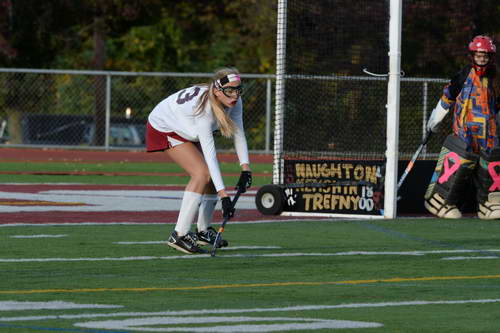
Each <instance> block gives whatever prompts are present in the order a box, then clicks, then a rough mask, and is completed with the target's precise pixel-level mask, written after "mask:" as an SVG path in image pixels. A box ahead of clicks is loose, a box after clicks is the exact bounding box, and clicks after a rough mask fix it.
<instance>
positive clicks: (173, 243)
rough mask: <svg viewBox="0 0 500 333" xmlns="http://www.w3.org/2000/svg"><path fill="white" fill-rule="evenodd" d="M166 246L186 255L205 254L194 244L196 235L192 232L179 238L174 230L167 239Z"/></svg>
mask: <svg viewBox="0 0 500 333" xmlns="http://www.w3.org/2000/svg"><path fill="white" fill-rule="evenodd" d="M167 245H168V246H170V247H173V248H174V249H176V250H178V251H181V252H184V253H187V254H199V253H207V251H205V250H203V249H202V248H200V247H199V246H198V245H197V244H196V235H195V234H194V233H193V232H188V233H187V234H186V235H184V236H179V235H178V234H177V232H176V231H175V230H174V232H172V234H171V235H170V237H169V238H168V241H167Z"/></svg>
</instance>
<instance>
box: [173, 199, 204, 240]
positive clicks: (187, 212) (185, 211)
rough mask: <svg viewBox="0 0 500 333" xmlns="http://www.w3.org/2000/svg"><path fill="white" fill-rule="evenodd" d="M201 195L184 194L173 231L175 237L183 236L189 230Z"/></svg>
mask: <svg viewBox="0 0 500 333" xmlns="http://www.w3.org/2000/svg"><path fill="white" fill-rule="evenodd" d="M201 197H202V195H201V194H200V193H195V192H188V191H185V192H184V196H183V197H182V203H181V209H180V211H179V217H178V218H177V224H176V225H175V231H177V235H179V236H184V235H186V234H187V233H188V232H189V230H190V229H191V224H192V223H193V220H194V217H195V216H196V214H197V213H198V207H199V206H200V203H201Z"/></svg>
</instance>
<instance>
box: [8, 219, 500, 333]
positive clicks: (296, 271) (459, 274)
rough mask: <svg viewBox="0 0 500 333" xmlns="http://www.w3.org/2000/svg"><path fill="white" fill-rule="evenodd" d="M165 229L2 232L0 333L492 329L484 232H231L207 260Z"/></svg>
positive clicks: (496, 295) (494, 279)
mask: <svg viewBox="0 0 500 333" xmlns="http://www.w3.org/2000/svg"><path fill="white" fill-rule="evenodd" d="M169 230H170V226H165V225H161V224H159V225H158V224H147V225H103V226H99V225H73V226H64V225H60V226H53V225H52V226H31V227H30V226H4V227H2V228H1V241H0V253H2V255H1V258H0V272H1V273H0V279H1V281H2V283H1V290H0V310H1V312H0V316H1V317H0V331H2V332H3V331H5V332H37V331H54V332H61V331H62V332H139V331H141V332H285V331H299V332H316V331H318V332H329V331H332V330H334V329H341V328H346V329H347V328H350V329H352V330H359V331H360V332H362V331H367V332H497V331H498V328H499V323H500V282H499V281H500V260H499V259H500V246H499V245H498V238H497V235H498V234H499V233H500V226H499V225H498V224H497V223H495V222H493V223H492V222H481V221H478V220H472V219H471V220H459V221H451V222H450V221H444V220H437V219H413V220H411V219H407V220H397V221H369V222H368V221H307V222H276V223H248V222H245V223H233V224H230V225H228V226H227V229H226V232H225V233H224V236H225V237H226V238H227V239H228V240H229V241H230V247H229V248H226V249H222V250H219V251H218V253H217V256H216V257H210V256H209V255H198V256H192V255H182V254H180V253H179V252H176V251H174V250H171V249H170V248H168V247H167V246H166V245H165V244H164V240H165V237H166V234H167V233H168V231H169Z"/></svg>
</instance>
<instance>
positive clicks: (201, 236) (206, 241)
mask: <svg viewBox="0 0 500 333" xmlns="http://www.w3.org/2000/svg"><path fill="white" fill-rule="evenodd" d="M196 237H197V238H198V244H200V245H212V246H213V245H214V243H215V239H216V238H217V231H215V229H214V228H212V227H208V229H207V231H197V233H196ZM226 246H228V242H227V240H225V239H222V237H220V236H219V246H217V247H218V248H221V247H226Z"/></svg>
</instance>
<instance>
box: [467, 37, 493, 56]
mask: <svg viewBox="0 0 500 333" xmlns="http://www.w3.org/2000/svg"><path fill="white" fill-rule="evenodd" d="M469 51H471V52H487V53H496V52H497V47H496V46H495V44H493V40H492V39H491V38H490V37H488V36H481V35H479V36H476V37H474V39H473V40H472V42H470V43H469Z"/></svg>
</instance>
